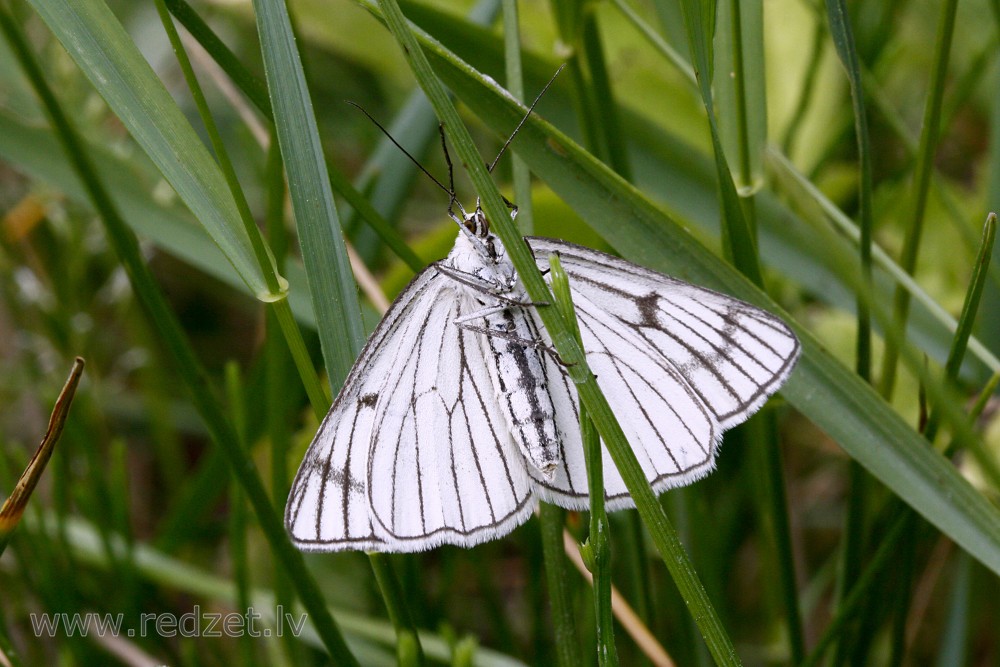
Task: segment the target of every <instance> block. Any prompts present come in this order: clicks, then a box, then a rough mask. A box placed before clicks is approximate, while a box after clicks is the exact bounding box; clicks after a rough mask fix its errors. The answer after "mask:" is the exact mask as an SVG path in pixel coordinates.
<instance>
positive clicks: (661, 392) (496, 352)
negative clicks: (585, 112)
mask: <svg viewBox="0 0 1000 667" xmlns="http://www.w3.org/2000/svg"><path fill="white" fill-rule="evenodd" d="M456 220H459V219H458V218H457V217H456ZM460 230H461V232H460V233H459V236H458V240H457V241H456V242H455V247H454V248H453V249H452V251H451V252H450V253H449V255H448V257H447V258H446V259H444V260H442V261H440V262H436V263H434V264H431V265H430V266H429V267H428V268H427V269H425V270H424V271H422V272H421V273H420V274H419V275H417V277H416V278H414V279H413V282H411V283H410V285H409V286H408V287H407V288H406V289H405V290H403V292H402V293H401V294H400V295H399V297H398V298H397V299H396V301H395V302H394V303H393V304H392V307H391V308H390V309H389V312H388V313H386V315H385V318H384V319H383V320H382V322H381V323H380V324H379V325H378V327H377V328H376V329H375V332H374V333H373V334H372V336H371V338H370V339H369V340H368V343H367V344H366V345H365V348H364V350H363V351H362V352H361V356H360V357H359V358H358V360H357V362H356V363H355V365H354V368H353V369H352V370H351V373H350V375H349V376H348V377H347V380H346V382H345V383H344V387H343V389H342V390H341V392H340V395H339V396H337V399H336V401H334V403H333V407H332V408H331V409H330V412H329V414H327V416H326V418H325V419H324V420H323V423H322V424H321V425H320V428H319V432H318V433H317V434H316V437H315V438H314V439H313V441H312V444H311V445H310V446H309V449H308V451H307V452H306V455H305V459H304V460H303V462H302V465H301V467H300V468H299V472H298V475H297V476H296V478H295V481H294V483H293V485H292V489H291V494H290V496H289V498H288V505H287V507H286V510H285V523H286V526H287V528H288V531H289V533H290V534H291V537H292V540H293V542H294V543H295V545H296V546H297V547H299V548H300V549H303V550H307V551H340V550H345V549H356V550H369V551H393V552H403V551H422V550H425V549H431V548H433V547H435V546H438V545H441V544H455V545H459V546H463V547H471V546H473V545H475V544H478V543H480V542H484V541H487V540H492V539H495V538H498V537H500V536H502V535H505V534H507V533H508V532H510V531H511V530H513V529H514V528H515V527H517V526H519V525H520V524H522V523H524V521H526V520H527V518H528V516H529V515H530V514H531V512H532V510H533V509H534V506H535V504H536V503H537V501H538V500H539V499H541V500H544V501H546V502H550V503H555V504H556V505H560V506H562V507H565V508H568V509H576V510H580V509H586V508H587V507H588V503H589V501H588V495H587V472H586V466H585V462H584V452H583V445H582V442H581V439H580V427H579V423H578V403H577V401H578V399H577V395H576V389H575V387H574V386H573V383H572V381H571V380H570V379H569V377H568V376H567V375H566V373H565V371H564V369H563V368H562V367H561V366H560V364H559V361H558V360H557V358H556V355H555V354H554V352H553V351H552V350H551V348H550V347H549V346H550V340H549V338H548V335H547V333H546V332H545V330H544V328H543V327H542V326H541V321H540V319H539V317H538V314H537V313H536V312H535V309H536V307H538V306H535V305H533V304H531V303H529V299H528V298H527V295H526V294H525V292H524V289H523V287H522V285H521V282H520V280H519V279H518V276H517V273H516V272H515V270H514V267H513V265H512V264H511V263H510V260H509V259H508V258H507V253H506V250H505V248H504V247H503V244H502V243H501V242H500V240H499V239H498V238H497V237H496V236H494V235H493V234H492V233H490V231H489V224H488V222H487V220H486V217H485V215H484V214H483V213H482V211H481V210H480V209H479V208H478V207H477V209H476V211H475V212H474V213H470V214H468V215H465V216H464V217H463V218H462V219H460ZM526 241H527V243H528V245H529V246H530V248H531V251H532V252H533V254H534V256H535V261H536V262H537V264H538V267H539V269H541V270H542V271H543V272H547V269H548V259H547V258H548V257H549V256H550V255H551V254H552V253H558V255H559V257H560V260H561V262H562V265H563V267H564V269H565V271H566V273H567V274H568V276H569V281H570V289H571V292H572V297H573V303H574V306H575V308H576V311H577V317H578V319H579V323H580V329H581V334H582V340H583V347H584V351H585V353H586V355H587V363H588V365H589V366H590V368H591V369H592V370H593V372H594V373H595V374H596V376H597V382H598V384H599V385H600V387H601V389H602V390H603V392H604V395H605V396H606V397H607V399H608V402H609V403H610V404H611V408H612V409H613V410H614V412H615V415H616V416H617V417H618V420H619V422H620V423H621V425H622V428H623V429H624V431H625V434H626V435H627V436H628V440H629V443H630V444H631V446H632V448H633V450H634V451H635V454H636V456H637V457H638V460H639V463H640V464H641V465H642V468H643V470H644V471H645V473H646V478H647V479H648V480H649V483H650V485H651V486H652V488H653V490H654V491H655V492H657V493H661V492H663V491H665V490H666V489H669V488H671V487H676V486H682V485H685V484H689V483H691V482H693V481H695V480H697V479H699V478H701V477H703V476H704V475H706V474H708V473H709V472H710V471H711V470H712V467H713V466H714V464H715V456H716V451H717V449H718V446H719V443H720V440H721V438H722V432H723V431H724V430H726V429H728V428H730V427H732V426H735V425H736V424H739V423H741V422H743V421H744V420H746V419H747V418H748V417H749V416H750V415H751V414H753V412H754V411H755V410H757V408H759V407H760V406H761V405H763V403H764V402H765V401H766V400H767V398H768V396H770V395H771V394H772V393H774V392H775V391H777V389H778V388H779V387H780V386H781V385H782V384H783V383H784V381H785V380H786V379H787V378H788V375H789V374H790V373H791V370H792V367H793V366H794V365H795V361H796V359H797V358H798V355H799V343H798V340H797V339H796V338H795V335H794V334H793V333H792V331H791V330H790V329H789V328H788V326H787V325H786V324H785V323H784V322H782V321H781V320H780V319H779V318H777V317H775V316H774V315H771V314H770V313H767V312H765V311H763V310H760V309H759V308H756V307H754V306H751V305H750V304H747V303H744V302H742V301H739V300H737V299H733V298H731V297H728V296H725V295H723V294H719V293H717V292H713V291H711V290H707V289H704V288H701V287H696V286H694V285H690V284H688V283H685V282H682V281H679V280H675V279H673V278H669V277H667V276H664V275H662V274H659V273H656V272H654V271H650V270H648V269H644V268H642V267H640V266H637V265H635V264H631V263H629V262H626V261H624V260H622V259H619V258H616V257H612V256H610V255H607V254H604V253H601V252H597V251H595V250H589V249H587V248H582V247H580V246H577V245H573V244H570V243H566V242H564V241H557V240H553V239H543V238H528V239H526ZM604 487H605V494H606V503H607V509H608V510H617V509H623V508H629V507H634V503H633V501H632V498H631V497H630V496H629V493H628V490H627V489H626V488H625V484H624V482H623V481H622V478H621V476H620V475H619V473H618V471H617V469H616V468H615V466H614V463H613V462H612V461H611V459H610V457H609V456H608V453H607V450H605V451H604Z"/></svg>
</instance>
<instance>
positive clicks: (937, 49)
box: [879, 0, 958, 397]
mask: <svg viewBox="0 0 1000 667" xmlns="http://www.w3.org/2000/svg"><path fill="white" fill-rule="evenodd" d="M957 10H958V0H945V1H944V2H943V3H942V4H941V17H940V19H939V24H938V33H937V38H936V39H935V42H934V69H933V70H932V72H931V79H930V82H929V83H928V95H927V103H926V105H925V107H924V117H923V125H922V130H921V133H920V148H919V149H918V151H917V163H916V165H915V167H914V172H915V173H914V178H913V208H912V211H911V213H910V218H909V227H908V228H907V230H906V237H905V239H904V241H903V250H902V252H901V254H900V259H899V265H900V266H901V267H902V269H903V270H904V271H906V272H907V273H909V274H912V273H913V271H914V269H915V268H916V266H917V253H918V251H919V249H920V241H921V240H922V235H923V225H924V217H925V215H926V213H927V197H928V194H929V193H930V178H931V173H932V172H933V166H934V152H935V149H936V148H937V142H938V135H939V134H940V131H941V127H940V124H941V106H942V100H943V99H944V88H945V77H946V76H947V73H948V57H949V54H950V52H951V40H952V37H953V36H954V33H955V15H956V13H957ZM909 312H910V294H909V292H907V291H906V290H904V289H902V288H897V289H896V295H895V300H894V302H893V317H894V326H895V327H896V328H897V329H900V330H902V329H904V328H905V326H906V320H907V318H908V317H909ZM898 357H899V348H898V347H897V346H896V345H895V344H894V343H891V342H889V343H887V344H886V348H885V356H884V357H883V358H882V371H881V377H880V379H879V391H880V392H881V393H882V395H883V396H886V397H891V396H892V391H893V388H894V386H895V382H896V363H897V360H898Z"/></svg>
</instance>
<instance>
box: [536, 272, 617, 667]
mask: <svg viewBox="0 0 1000 667" xmlns="http://www.w3.org/2000/svg"><path fill="white" fill-rule="evenodd" d="M549 267H550V268H551V269H552V273H551V275H552V295H553V296H554V297H555V298H556V300H555V307H556V308H558V309H559V311H560V313H561V314H562V317H563V319H564V320H565V321H566V323H567V325H568V326H569V330H570V334H571V335H572V336H573V337H574V338H575V339H576V342H577V345H580V346H581V347H582V346H583V341H582V340H581V338H580V326H579V324H578V323H577V319H576V311H575V310H574V309H573V295H572V294H571V293H570V289H569V277H568V276H567V275H566V272H565V271H564V270H563V268H562V264H561V263H560V262H559V256H558V255H550V256H549ZM580 439H581V441H582V442H583V447H584V453H585V460H586V465H587V489H588V492H589V494H590V532H589V535H588V536H587V540H586V541H585V542H584V543H583V545H581V547H580V552H581V555H582V556H583V562H584V563H585V564H586V565H587V569H588V570H590V572H591V574H593V575H594V620H595V621H596V624H597V664H598V665H600V666H601V667H605V665H611V666H614V665H617V664H618V649H617V648H616V647H615V637H614V628H615V622H614V616H613V615H612V612H611V526H610V524H609V523H608V514H607V512H606V511H605V509H604V468H603V460H604V455H603V453H602V451H601V438H600V436H599V435H598V434H597V429H595V428H594V423H593V422H592V421H591V420H590V415H589V414H588V413H587V406H586V405H584V404H582V403H581V405H580Z"/></svg>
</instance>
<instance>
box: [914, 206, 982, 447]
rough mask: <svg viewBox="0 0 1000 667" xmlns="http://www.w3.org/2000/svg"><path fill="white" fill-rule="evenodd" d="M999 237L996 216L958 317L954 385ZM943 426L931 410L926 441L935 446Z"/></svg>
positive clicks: (951, 357) (948, 368) (950, 369)
mask: <svg viewBox="0 0 1000 667" xmlns="http://www.w3.org/2000/svg"><path fill="white" fill-rule="evenodd" d="M996 233H997V215H996V213H990V214H989V215H988V216H986V224H985V225H983V238H982V241H981V243H980V245H979V255H978V256H977V257H976V263H975V265H974V266H973V269H972V277H971V278H970V280H969V289H968V290H967V291H966V293H965V302H964V303H963V304H962V314H961V315H959V317H958V330H957V331H956V332H955V340H954V341H953V343H952V346H951V351H950V352H949V353H948V360H947V361H946V362H945V366H944V377H945V381H946V382H954V381H955V380H956V379H958V371H959V369H961V367H962V359H963V358H964V357H965V350H966V349H967V347H968V344H969V337H970V336H971V335H972V327H973V325H975V323H976V316H977V315H978V314H979V302H980V299H981V298H982V296H983V289H984V288H985V286H986V277H987V275H988V273H989V267H990V258H991V257H992V256H993V244H994V243H993V242H994V241H995V240H996ZM940 424H941V411H940V409H939V408H937V407H936V406H935V407H933V408H931V414H930V417H929V418H928V420H927V426H926V427H925V428H924V437H926V438H927V439H928V440H929V441H931V442H934V438H935V437H936V436H937V430H938V426H940Z"/></svg>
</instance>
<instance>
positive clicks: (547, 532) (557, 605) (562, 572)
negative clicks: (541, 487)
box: [538, 503, 583, 667]
mask: <svg viewBox="0 0 1000 667" xmlns="http://www.w3.org/2000/svg"><path fill="white" fill-rule="evenodd" d="M538 512H539V523H540V524H541V530H542V553H543V558H544V559H545V581H546V584H547V588H548V592H549V604H550V605H551V607H552V625H553V628H554V629H555V643H556V658H557V660H558V665H559V667H576V665H582V664H583V656H582V655H581V654H580V639H579V637H578V636H577V632H576V621H575V618H574V616H573V605H572V596H571V591H570V583H569V582H570V577H569V568H567V567H566V557H565V555H564V551H563V525H564V524H565V518H566V510H564V509H562V508H561V507H556V506H555V505H550V504H548V503H540V506H539V510H538Z"/></svg>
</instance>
